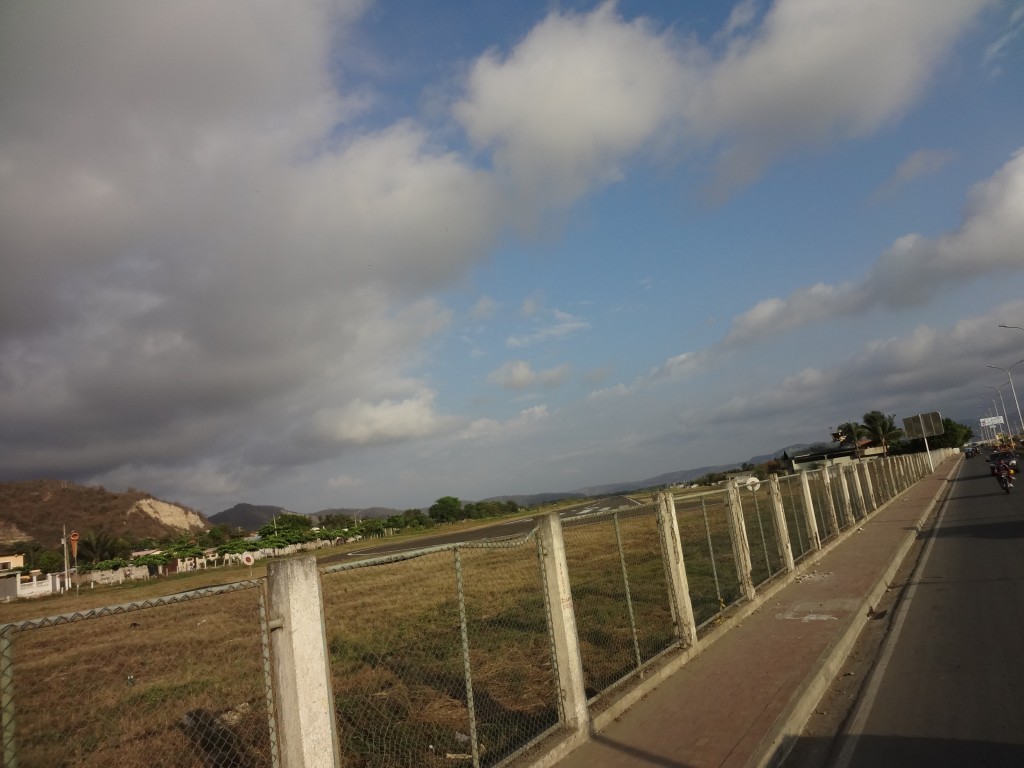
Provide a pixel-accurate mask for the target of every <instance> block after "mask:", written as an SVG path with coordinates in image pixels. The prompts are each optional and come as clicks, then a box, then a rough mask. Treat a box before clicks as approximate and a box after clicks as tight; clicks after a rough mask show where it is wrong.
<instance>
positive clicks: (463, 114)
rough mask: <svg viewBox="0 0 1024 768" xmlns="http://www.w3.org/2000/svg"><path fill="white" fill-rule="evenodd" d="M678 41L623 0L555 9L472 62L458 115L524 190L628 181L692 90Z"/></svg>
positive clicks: (555, 195) (570, 194) (569, 195)
mask: <svg viewBox="0 0 1024 768" xmlns="http://www.w3.org/2000/svg"><path fill="white" fill-rule="evenodd" d="M685 79H686V72H685V70H684V69H682V68H681V67H680V65H679V62H678V60H677V58H676V53H675V51H674V50H673V47H672V44H671V41H670V40H669V39H668V38H667V37H665V36H663V35H660V34H658V33H657V32H656V31H655V30H653V29H652V28H651V27H650V25H649V24H648V23H647V22H646V21H644V20H637V21H633V22H626V21H624V20H623V19H622V18H621V17H620V16H619V15H618V14H617V12H616V9H615V5H614V3H611V2H606V3H603V4H602V5H601V6H599V7H598V8H597V9H595V10H594V11H592V12H591V13H588V14H573V13H559V12H555V13H552V14H550V15H549V16H548V17H547V18H546V19H545V20H544V21H543V22H542V23H540V24H538V25H537V26H536V27H534V28H533V30H531V32H530V33H529V34H528V35H527V36H526V38H525V39H524V40H523V41H522V42H520V43H519V44H518V45H517V46H516V47H515V49H514V50H512V51H511V52H510V53H509V54H508V55H506V56H502V55H500V54H499V53H497V52H493V53H490V54H488V55H486V56H483V57H482V58H480V59H479V60H478V61H477V62H476V63H475V64H474V65H473V67H472V69H471V71H470V73H469V77H468V82H467V86H466V90H467V94H466V98H465V99H464V100H462V101H461V102H460V103H458V104H457V105H456V106H455V115H456V116H457V117H458V119H459V120H460V121H461V122H462V124H463V125H464V126H465V129H466V132H467V134H468V135H469V137H470V139H471V140H472V141H473V143H474V144H475V145H476V146H478V147H487V148H492V149H493V152H494V164H495V167H496V168H497V169H498V170H499V171H500V172H501V173H502V174H503V175H505V176H507V177H508V178H509V179H510V180H512V181H513V183H514V185H515V187H516V189H517V190H518V191H519V193H520V194H522V195H524V196H525V197H535V198H540V199H543V200H547V201H549V202H551V203H554V204H559V205H564V204H568V203H571V202H573V201H575V200H576V199H578V198H579V197H580V196H581V195H583V194H585V193H586V192H587V191H589V190H590V189H591V188H593V187H594V186H596V185H604V184H607V183H608V182H611V181H615V180H617V179H619V178H620V177H621V175H622V163H623V161H624V160H625V159H626V158H627V157H628V156H629V155H631V154H632V153H633V152H635V151H636V150H637V149H638V148H639V147H641V146H643V145H644V144H645V143H646V142H648V141H650V140H651V139H652V138H653V137H654V136H655V134H656V132H657V131H658V130H660V129H661V128H663V127H664V126H665V125H666V123H667V122H668V121H670V120H671V119H672V115H673V113H674V111H675V110H676V109H677V106H676V105H678V103H679V100H680V97H681V95H682V94H683V92H684V90H685V88H686V83H685Z"/></svg>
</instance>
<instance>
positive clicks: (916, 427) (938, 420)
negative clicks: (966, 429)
mask: <svg viewBox="0 0 1024 768" xmlns="http://www.w3.org/2000/svg"><path fill="white" fill-rule="evenodd" d="M903 431H904V432H906V434H907V438H908V439H910V440H913V439H914V438H918V437H934V436H935V435H941V434H942V433H943V432H945V431H946V428H945V427H944V426H942V416H941V415H940V414H939V412H938V411H932V412H931V413H919V414H917V415H916V416H908V417H907V418H905V419H904V420H903Z"/></svg>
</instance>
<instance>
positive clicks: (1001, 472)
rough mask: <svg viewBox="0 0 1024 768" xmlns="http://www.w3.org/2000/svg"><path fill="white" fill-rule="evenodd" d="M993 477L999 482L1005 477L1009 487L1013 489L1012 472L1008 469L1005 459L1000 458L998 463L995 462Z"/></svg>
mask: <svg viewBox="0 0 1024 768" xmlns="http://www.w3.org/2000/svg"><path fill="white" fill-rule="evenodd" d="M995 475H996V477H997V478H999V479H1000V480H1001V479H1002V478H1004V477H1005V478H1006V481H1007V482H1008V483H1009V485H1010V487H1011V488H1013V470H1012V469H1011V468H1010V465H1009V464H1008V463H1007V461H1006V459H1004V458H1000V459H999V461H997V462H996V471H995Z"/></svg>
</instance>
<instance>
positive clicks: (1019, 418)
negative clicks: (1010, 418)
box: [986, 326, 1024, 433]
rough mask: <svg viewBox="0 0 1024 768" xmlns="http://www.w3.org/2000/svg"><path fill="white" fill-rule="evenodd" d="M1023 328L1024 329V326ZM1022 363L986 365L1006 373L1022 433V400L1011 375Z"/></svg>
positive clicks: (1023, 426)
mask: <svg viewBox="0 0 1024 768" xmlns="http://www.w3.org/2000/svg"><path fill="white" fill-rule="evenodd" d="M1000 327H1002V326H1000ZM1006 327H1008V328H1009V327H1011V326H1006ZM1021 330H1024V328H1022V329H1021ZM1021 363H1024V360H1018V361H1017V362H1016V363H1014V364H1013V365H1011V366H1010V367H1009V368H1002V367H1000V366H998V365H989V366H986V367H988V368H995V369H997V370H1000V371H1002V372H1003V373H1005V374H1006V379H1007V381H1009V383H1010V392H1012V393H1013V404H1014V405H1016V406H1017V423H1018V424H1020V431H1021V433H1024V417H1022V416H1021V415H1020V401H1019V400H1018V399H1017V389H1016V388H1015V387H1014V386H1013V376H1011V375H1010V371H1012V370H1013V369H1014V368H1016V367H1017V366H1018V365H1020V364H1021Z"/></svg>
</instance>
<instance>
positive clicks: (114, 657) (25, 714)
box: [0, 581, 277, 768]
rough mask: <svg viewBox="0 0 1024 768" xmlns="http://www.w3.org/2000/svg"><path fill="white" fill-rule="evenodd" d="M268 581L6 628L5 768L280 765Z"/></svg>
mask: <svg viewBox="0 0 1024 768" xmlns="http://www.w3.org/2000/svg"><path fill="white" fill-rule="evenodd" d="M262 586H263V585H262V582H261V581H246V582H239V583H236V584H229V585H225V586H222V587H212V588H208V589H202V590H196V591H192V592H185V593H181V594H178V595H171V596H168V597H164V598H157V599H152V600H146V601H142V602H137V603H125V604H122V605H116V606H110V607H107V608H100V609H97V610H92V611H83V612H80V613H72V614H62V615H59V616H49V617H44V618H40V619H33V620H28V621H22V622H17V623H11V624H5V625H0V686H2V689H0V702H2V704H3V712H2V735H3V766H4V767H5V768H15V766H22V768H25V767H27V766H83V767H86V766H97V768H99V766H113V765H116V766H123V767H124V768H131V767H132V766H138V767H139V768H142V767H143V766H146V767H150V766H175V767H178V766H180V767H182V768H186V767H187V768H200V767H201V766H207V765H214V764H216V765H229V764H230V765H247V766H252V767H253V768H260V767H262V766H275V765H276V764H277V763H276V758H275V754H276V749H275V748H274V745H273V739H274V726H273V717H272V712H271V711H270V710H269V708H268V702H269V701H270V699H269V697H268V685H269V679H268V677H267V674H266V671H267V670H266V667H265V653H264V651H265V647H264V644H263V638H265V636H266V625H265V622H263V621H262V620H261V613H262V612H261V600H262V597H263V589H262ZM230 761H234V762H230Z"/></svg>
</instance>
